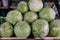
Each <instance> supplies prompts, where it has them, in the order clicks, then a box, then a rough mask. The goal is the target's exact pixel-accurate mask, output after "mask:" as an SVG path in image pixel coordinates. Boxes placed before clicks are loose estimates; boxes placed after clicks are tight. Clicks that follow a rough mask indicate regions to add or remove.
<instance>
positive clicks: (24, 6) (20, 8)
mask: <svg viewBox="0 0 60 40" xmlns="http://www.w3.org/2000/svg"><path fill="white" fill-rule="evenodd" d="M17 10H18V11H20V12H21V13H25V12H27V11H28V5H27V3H26V2H25V1H21V2H20V3H19V4H18V6H17Z"/></svg>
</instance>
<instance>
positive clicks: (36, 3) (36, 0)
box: [28, 0, 43, 12]
mask: <svg viewBox="0 0 60 40" xmlns="http://www.w3.org/2000/svg"><path fill="white" fill-rule="evenodd" d="M28 4H29V8H30V10H31V11H35V12H39V11H40V10H41V9H42V8H43V3H42V1H41V0H29V3H28Z"/></svg>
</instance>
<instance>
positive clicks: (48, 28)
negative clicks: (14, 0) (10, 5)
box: [0, 0, 60, 38]
mask: <svg viewBox="0 0 60 40" xmlns="http://www.w3.org/2000/svg"><path fill="white" fill-rule="evenodd" d="M55 16H56V13H55V11H54V10H53V9H52V8H50V7H48V8H43V2H42V0H29V2H28V3H27V2H25V1H21V2H20V3H18V6H17V8H16V9H15V10H12V11H9V12H8V13H7V16H6V17H5V20H6V21H5V22H4V23H2V24H1V25H0V36H1V37H12V36H13V33H14V34H15V36H16V37H21V38H28V37H29V35H30V34H31V32H32V34H33V36H34V38H43V37H46V36H47V35H53V36H55V37H60V20H59V19H55Z"/></svg>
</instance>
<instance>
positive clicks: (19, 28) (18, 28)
mask: <svg viewBox="0 0 60 40" xmlns="http://www.w3.org/2000/svg"><path fill="white" fill-rule="evenodd" d="M30 31H31V29H30V25H29V24H28V23H27V22H26V21H21V22H19V23H17V24H16V25H15V27H14V33H15V35H16V36H17V37H20V38H27V37H28V36H29V35H30Z"/></svg>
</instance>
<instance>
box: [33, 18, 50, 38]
mask: <svg viewBox="0 0 60 40" xmlns="http://www.w3.org/2000/svg"><path fill="white" fill-rule="evenodd" d="M32 32H33V35H34V37H36V38H38V37H40V38H43V37H45V36H47V35H48V32H49V24H48V22H47V21H45V20H43V19H37V20H36V21H35V22H33V23H32Z"/></svg>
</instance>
